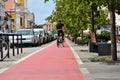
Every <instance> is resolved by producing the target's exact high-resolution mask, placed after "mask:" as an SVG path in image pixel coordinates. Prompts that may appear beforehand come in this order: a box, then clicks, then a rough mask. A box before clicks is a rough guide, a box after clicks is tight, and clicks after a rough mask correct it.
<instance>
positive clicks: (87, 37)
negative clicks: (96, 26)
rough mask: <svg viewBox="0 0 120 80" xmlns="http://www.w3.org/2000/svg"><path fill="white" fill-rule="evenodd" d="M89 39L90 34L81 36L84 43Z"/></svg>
mask: <svg viewBox="0 0 120 80" xmlns="http://www.w3.org/2000/svg"><path fill="white" fill-rule="evenodd" d="M89 40H90V34H89V35H86V36H84V37H83V41H84V43H85V44H87V43H88V41H89Z"/></svg>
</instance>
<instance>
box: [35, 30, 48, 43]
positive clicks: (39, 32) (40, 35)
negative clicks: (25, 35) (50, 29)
mask: <svg viewBox="0 0 120 80" xmlns="http://www.w3.org/2000/svg"><path fill="white" fill-rule="evenodd" d="M33 30H34V32H35V34H36V35H37V36H38V38H39V41H40V43H41V44H43V43H46V42H47V38H46V33H45V30H44V29H42V28H34V29H33Z"/></svg>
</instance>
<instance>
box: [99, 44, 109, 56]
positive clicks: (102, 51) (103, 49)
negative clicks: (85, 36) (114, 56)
mask: <svg viewBox="0 0 120 80" xmlns="http://www.w3.org/2000/svg"><path fill="white" fill-rule="evenodd" d="M98 55H99V56H105V55H111V43H98Z"/></svg>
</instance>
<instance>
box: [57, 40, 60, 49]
mask: <svg viewBox="0 0 120 80" xmlns="http://www.w3.org/2000/svg"><path fill="white" fill-rule="evenodd" d="M59 45H60V43H59V38H57V47H59Z"/></svg>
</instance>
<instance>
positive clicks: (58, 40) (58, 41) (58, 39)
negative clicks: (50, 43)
mask: <svg viewBox="0 0 120 80" xmlns="http://www.w3.org/2000/svg"><path fill="white" fill-rule="evenodd" d="M63 42H64V40H63V38H62V34H60V36H58V37H57V47H60V44H61V45H62V46H63V47H64V44H63Z"/></svg>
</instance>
